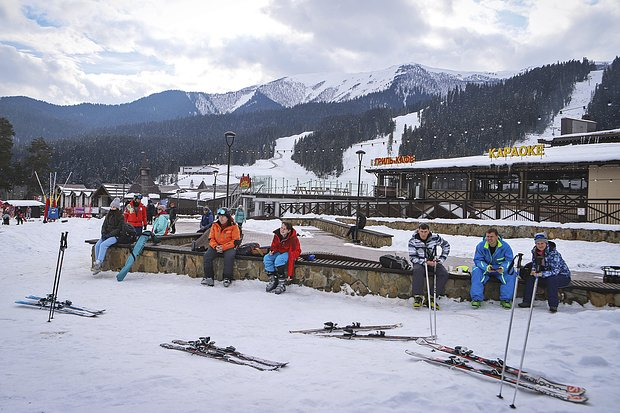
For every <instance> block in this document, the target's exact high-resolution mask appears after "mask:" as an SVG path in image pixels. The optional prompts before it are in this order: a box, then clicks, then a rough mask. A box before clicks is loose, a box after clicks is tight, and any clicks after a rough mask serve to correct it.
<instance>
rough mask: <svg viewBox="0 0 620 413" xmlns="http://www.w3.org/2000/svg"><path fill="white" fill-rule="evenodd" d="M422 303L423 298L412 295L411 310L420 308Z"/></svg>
mask: <svg viewBox="0 0 620 413" xmlns="http://www.w3.org/2000/svg"><path fill="white" fill-rule="evenodd" d="M423 303H424V296H421V295H414V296H413V308H420V307H422V304H423Z"/></svg>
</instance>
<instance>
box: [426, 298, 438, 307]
mask: <svg viewBox="0 0 620 413" xmlns="http://www.w3.org/2000/svg"><path fill="white" fill-rule="evenodd" d="M424 298H425V299H424V307H426V308H428V300H427V299H426V297H424ZM437 299H438V300H439V297H437ZM431 308H432V309H433V310H439V304H437V303H435V302H434V301H433V297H431Z"/></svg>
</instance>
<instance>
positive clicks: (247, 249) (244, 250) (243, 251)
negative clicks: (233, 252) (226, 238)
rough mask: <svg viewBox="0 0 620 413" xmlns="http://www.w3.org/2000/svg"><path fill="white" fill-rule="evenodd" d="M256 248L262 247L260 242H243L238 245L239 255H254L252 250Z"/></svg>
mask: <svg viewBox="0 0 620 413" xmlns="http://www.w3.org/2000/svg"><path fill="white" fill-rule="evenodd" d="M255 248H260V244H259V243H258V242H248V243H247V244H241V245H239V246H238V247H237V255H253V254H252V250H253V249H255Z"/></svg>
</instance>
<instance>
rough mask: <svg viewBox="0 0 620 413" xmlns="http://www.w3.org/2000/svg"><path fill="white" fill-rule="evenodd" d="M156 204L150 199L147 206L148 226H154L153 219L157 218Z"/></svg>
mask: <svg viewBox="0 0 620 413" xmlns="http://www.w3.org/2000/svg"><path fill="white" fill-rule="evenodd" d="M155 212H157V211H155V204H154V203H153V201H151V200H150V199H149V202H148V203H147V205H146V223H147V225H152V224H153V217H154V216H155Z"/></svg>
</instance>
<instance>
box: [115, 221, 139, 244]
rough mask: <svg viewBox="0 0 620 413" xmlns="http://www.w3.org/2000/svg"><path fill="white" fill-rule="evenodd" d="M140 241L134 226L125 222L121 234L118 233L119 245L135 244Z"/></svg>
mask: <svg viewBox="0 0 620 413" xmlns="http://www.w3.org/2000/svg"><path fill="white" fill-rule="evenodd" d="M137 239H138V236H137V235H136V230H135V228H134V227H133V226H132V225H129V224H128V223H126V222H124V223H123V226H122V227H121V232H119V233H118V237H117V242H118V243H119V244H133V243H134V242H136V240H137Z"/></svg>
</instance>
